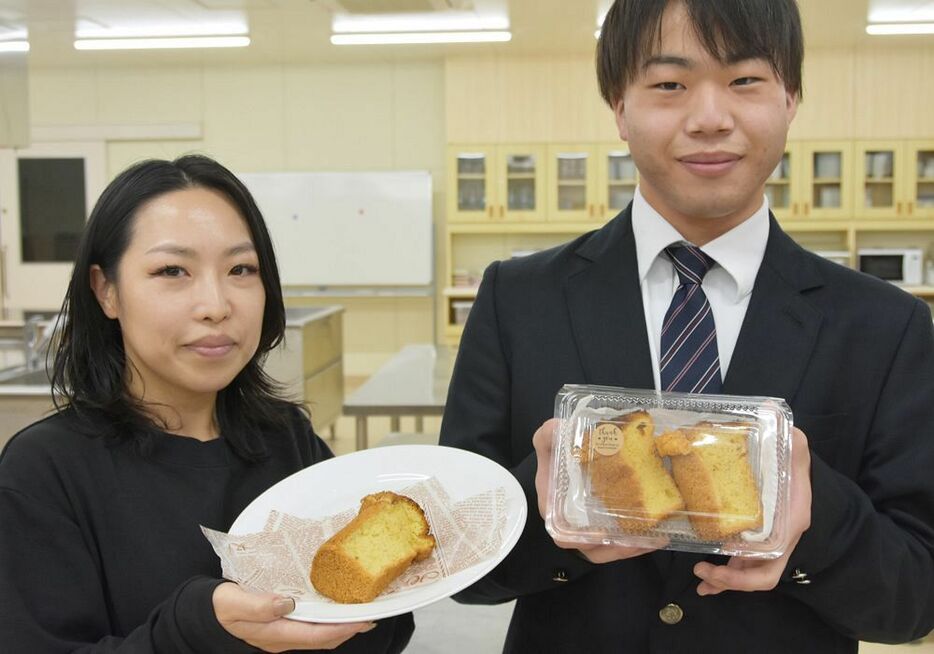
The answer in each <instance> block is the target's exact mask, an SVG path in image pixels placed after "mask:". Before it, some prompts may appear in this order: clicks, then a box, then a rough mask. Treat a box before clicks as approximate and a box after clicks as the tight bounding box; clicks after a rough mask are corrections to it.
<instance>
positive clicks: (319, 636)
mask: <svg viewBox="0 0 934 654" xmlns="http://www.w3.org/2000/svg"><path fill="white" fill-rule="evenodd" d="M213 600H214V614H215V615H216V616H217V621H218V622H220V624H221V626H222V627H223V628H224V629H226V630H227V631H228V632H230V633H231V634H233V635H234V636H236V637H237V638H239V639H240V640H242V641H245V642H247V643H249V644H250V645H252V646H253V647H256V648H259V649H261V650H263V651H264V652H284V651H286V650H292V649H334V648H335V647H337V646H338V645H340V644H342V643H343V642H345V641H347V640H349V639H350V638H351V637H352V636H354V635H356V634H358V633H362V632H365V631H369V630H370V629H373V628H374V627H375V626H376V624H375V623H368V622H352V623H346V624H315V623H311V622H296V621H295V620H286V619H285V618H283V617H282V616H284V615H286V614H288V613H291V612H292V611H293V610H295V602H294V601H293V600H291V599H289V598H284V597H279V596H277V595H274V594H272V593H253V592H250V591H247V590H244V589H243V588H241V587H240V586H238V585H237V584H235V583H232V582H227V583H223V584H221V585H220V586H218V587H217V588H215V589H214V596H213Z"/></svg>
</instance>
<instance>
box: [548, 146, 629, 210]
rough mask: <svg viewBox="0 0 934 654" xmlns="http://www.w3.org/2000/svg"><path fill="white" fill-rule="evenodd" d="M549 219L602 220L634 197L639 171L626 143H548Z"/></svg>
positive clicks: (622, 207)
mask: <svg viewBox="0 0 934 654" xmlns="http://www.w3.org/2000/svg"><path fill="white" fill-rule="evenodd" d="M546 172H547V176H548V204H547V209H548V216H547V218H548V220H549V221H550V222H557V223H567V222H595V221H596V222H603V221H605V220H606V219H607V218H609V217H612V216H615V215H616V214H617V213H619V212H620V211H621V210H622V209H624V208H626V205H628V204H629V202H630V201H631V200H632V198H633V196H634V195H635V191H636V184H637V183H638V171H637V170H636V166H635V163H634V162H633V160H632V156H631V155H630V153H629V148H628V147H627V146H626V144H625V143H620V144H618V145H607V144H583V145H550V146H548V162H547V167H546Z"/></svg>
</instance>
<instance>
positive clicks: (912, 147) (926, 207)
mask: <svg viewBox="0 0 934 654" xmlns="http://www.w3.org/2000/svg"><path fill="white" fill-rule="evenodd" d="M904 152H905V157H904V158H905V166H904V168H903V171H904V175H903V179H904V180H905V184H904V197H905V198H906V199H907V201H908V204H907V207H906V208H907V211H908V217H909V218H919V219H927V220H931V219H934V141H909V142H907V143H905V144H904Z"/></svg>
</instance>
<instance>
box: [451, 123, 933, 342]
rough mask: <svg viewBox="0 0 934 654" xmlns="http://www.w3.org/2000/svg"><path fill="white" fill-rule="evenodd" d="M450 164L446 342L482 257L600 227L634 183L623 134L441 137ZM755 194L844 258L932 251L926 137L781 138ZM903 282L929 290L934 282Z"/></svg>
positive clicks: (798, 233) (459, 326)
mask: <svg viewBox="0 0 934 654" xmlns="http://www.w3.org/2000/svg"><path fill="white" fill-rule="evenodd" d="M449 161H450V167H451V170H450V176H449V180H450V184H449V187H448V196H449V202H450V205H449V206H450V207H451V209H450V211H449V213H448V221H447V222H448V226H447V227H448V229H447V237H446V244H445V247H446V257H445V265H446V271H445V273H446V277H447V278H446V280H445V282H444V290H443V292H442V303H441V309H440V311H441V313H442V317H441V322H442V324H443V332H444V335H445V337H446V339H447V340H448V341H449V342H456V341H457V340H458V339H459V338H460V334H461V332H462V331H463V324H464V322H465V320H466V317H467V315H468V314H469V311H470V308H471V305H472V303H473V300H474V298H475V297H476V292H477V290H476V287H477V285H478V284H479V281H480V275H481V274H482V272H483V270H484V268H485V267H486V266H487V265H488V264H489V263H490V262H492V261H494V260H497V259H508V258H511V257H515V256H522V255H524V254H527V253H530V252H532V251H535V250H541V249H545V248H547V247H551V246H553V245H557V244H559V243H563V242H566V241H568V240H570V239H572V238H574V236H576V235H578V234H581V233H583V232H586V231H589V230H591V229H596V228H598V227H600V226H601V225H603V224H604V223H606V221H607V220H610V219H611V218H613V217H614V216H615V215H616V214H617V213H619V212H620V211H621V210H622V209H624V208H625V207H626V206H627V205H628V204H629V202H631V201H632V198H633V196H634V194H635V190H636V185H637V184H638V182H639V174H638V170H637V169H636V166H635V163H634V161H633V159H632V157H631V155H630V152H629V149H628V146H627V144H626V143H622V142H616V143H552V144H548V145H540V146H532V145H497V146H492V145H491V146H478V147H474V146H461V147H458V146H452V147H451V149H450V154H449ZM523 193H524V195H523ZM765 194H766V196H767V197H768V200H769V206H770V207H771V209H772V211H773V212H774V213H775V215H776V217H777V218H778V219H779V221H780V222H781V223H782V226H783V227H784V228H785V229H786V230H787V231H788V232H789V233H790V234H791V235H792V237H793V238H795V239H796V240H798V241H799V242H800V243H801V244H802V245H803V246H804V247H807V248H808V249H811V250H814V251H819V252H822V253H833V254H834V258H839V259H840V260H842V261H845V262H847V263H848V264H849V265H850V266H851V267H855V266H856V263H857V251H858V250H859V249H860V248H863V247H876V248H877V247H905V246H908V245H911V246H914V247H922V248H923V249H925V251H926V253H927V257H926V258H927V259H928V260H932V259H934V141H914V140H896V141H848V140H837V141H792V142H789V143H788V145H787V147H786V150H785V154H784V156H783V158H782V161H781V162H780V163H779V165H778V166H777V167H776V169H775V171H774V173H773V174H772V176H771V177H770V178H769V179H768V180H767V181H766V185H765ZM517 198H525V199H524V200H522V201H518V200H517ZM529 198H534V203H532V202H530V201H529ZM517 202H518V204H517ZM471 223H472V224H471ZM908 290H909V291H910V292H912V293H915V294H916V295H918V296H921V297H925V298H932V299H934V287H929V286H922V287H917V288H911V289H908Z"/></svg>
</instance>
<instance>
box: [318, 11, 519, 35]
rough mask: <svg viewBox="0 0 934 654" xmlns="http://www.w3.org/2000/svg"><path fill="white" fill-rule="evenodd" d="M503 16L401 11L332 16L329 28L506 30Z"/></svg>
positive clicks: (339, 30) (343, 31)
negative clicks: (381, 14)
mask: <svg viewBox="0 0 934 654" xmlns="http://www.w3.org/2000/svg"><path fill="white" fill-rule="evenodd" d="M508 29H509V18H508V17H507V16H480V15H477V14H473V13H469V14H465V13H454V12H448V13H445V14H440V15H431V14H407V15H406V14H404V15H395V16H393V15H389V16H335V17H334V20H333V21H331V31H332V32H334V33H335V34H371V33H382V32H394V33H400V32H464V31H479V30H508Z"/></svg>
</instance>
